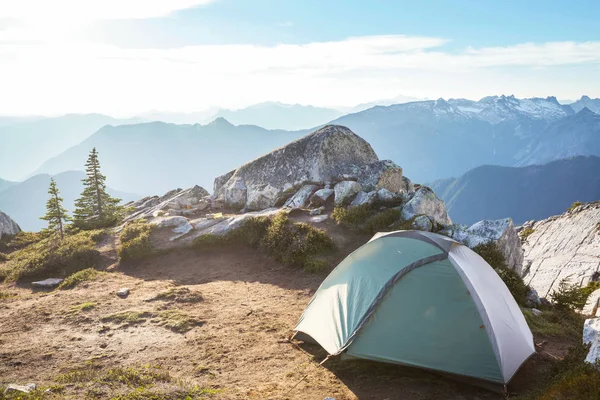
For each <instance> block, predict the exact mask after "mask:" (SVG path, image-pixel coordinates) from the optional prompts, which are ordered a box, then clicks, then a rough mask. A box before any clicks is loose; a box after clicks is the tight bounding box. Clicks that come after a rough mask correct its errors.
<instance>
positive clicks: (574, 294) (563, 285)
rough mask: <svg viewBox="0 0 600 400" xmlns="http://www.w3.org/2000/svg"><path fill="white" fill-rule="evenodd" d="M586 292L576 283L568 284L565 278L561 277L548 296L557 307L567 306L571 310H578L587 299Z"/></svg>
mask: <svg viewBox="0 0 600 400" xmlns="http://www.w3.org/2000/svg"><path fill="white" fill-rule="evenodd" d="M587 296H588V295H587V294H586V293H585V292H584V291H583V290H581V288H580V287H579V286H577V285H576V284H569V282H568V281H567V279H566V278H565V279H563V280H561V281H560V282H559V284H558V289H556V290H555V291H554V292H552V294H550V298H551V299H552V301H553V302H554V304H555V305H556V306H557V307H560V308H568V309H571V310H580V309H582V308H583V306H584V305H585V302H586V301H587Z"/></svg>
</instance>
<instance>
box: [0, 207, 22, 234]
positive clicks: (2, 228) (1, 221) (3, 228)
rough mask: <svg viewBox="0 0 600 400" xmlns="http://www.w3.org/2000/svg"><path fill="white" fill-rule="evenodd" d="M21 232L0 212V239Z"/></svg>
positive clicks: (13, 222)
mask: <svg viewBox="0 0 600 400" xmlns="http://www.w3.org/2000/svg"><path fill="white" fill-rule="evenodd" d="M19 232H21V228H19V225H17V223H16V222H15V221H13V220H12V219H11V218H10V217H9V216H8V215H6V214H4V213H3V212H2V211H0V238H2V235H11V236H12V235H16V234H17V233H19Z"/></svg>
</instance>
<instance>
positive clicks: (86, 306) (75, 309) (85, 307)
mask: <svg viewBox="0 0 600 400" xmlns="http://www.w3.org/2000/svg"><path fill="white" fill-rule="evenodd" d="M94 308H96V303H92V302H90V301H88V302H85V303H81V304H77V305H74V306H71V307H69V313H70V314H77V313H80V312H82V311H90V310H93V309H94Z"/></svg>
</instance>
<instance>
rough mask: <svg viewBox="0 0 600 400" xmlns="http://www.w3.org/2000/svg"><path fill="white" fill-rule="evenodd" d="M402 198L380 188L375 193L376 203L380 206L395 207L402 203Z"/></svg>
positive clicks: (400, 195)
mask: <svg viewBox="0 0 600 400" xmlns="http://www.w3.org/2000/svg"><path fill="white" fill-rule="evenodd" d="M403 200H404V196H403V195H402V194H399V193H392V192H390V191H389V190H387V189H385V188H382V189H379V190H378V191H377V201H378V202H379V203H381V204H387V205H397V204H400V203H402V201H403Z"/></svg>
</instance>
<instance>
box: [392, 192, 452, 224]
mask: <svg viewBox="0 0 600 400" xmlns="http://www.w3.org/2000/svg"><path fill="white" fill-rule="evenodd" d="M421 214H423V215H427V216H429V217H430V218H431V219H432V220H433V221H434V222H436V223H438V224H440V225H444V226H445V225H450V224H452V220H450V217H449V216H448V213H447V212H446V205H445V203H444V201H443V200H441V199H439V198H438V197H437V196H436V195H435V193H434V192H433V190H431V189H430V188H428V187H426V186H422V187H421V188H419V190H417V191H416V192H415V194H414V196H413V197H412V198H411V199H410V200H409V201H408V202H407V203H406V204H405V205H404V206H403V207H402V218H403V219H407V220H408V219H411V218H413V217H416V216H417V215H421Z"/></svg>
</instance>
